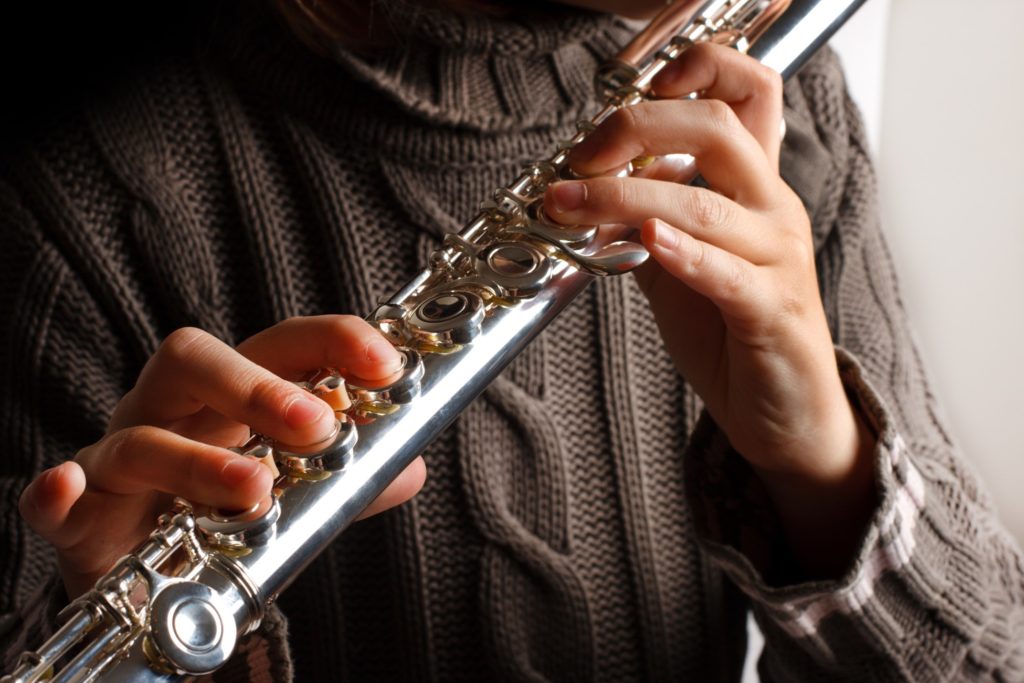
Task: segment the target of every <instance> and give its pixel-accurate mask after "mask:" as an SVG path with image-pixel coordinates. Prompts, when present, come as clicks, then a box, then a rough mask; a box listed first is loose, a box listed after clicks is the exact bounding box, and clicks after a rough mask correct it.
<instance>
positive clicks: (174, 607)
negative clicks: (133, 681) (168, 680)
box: [150, 581, 238, 676]
mask: <svg viewBox="0 0 1024 683" xmlns="http://www.w3.org/2000/svg"><path fill="white" fill-rule="evenodd" d="M150 627H151V629H152V631H151V638H152V643H153V645H154V646H155V647H156V650H157V651H158V653H159V655H160V657H162V658H163V659H164V660H166V662H167V663H168V664H170V666H171V667H173V668H174V669H175V670H176V671H180V672H184V673H186V674H190V675H193V676H199V675H202V674H207V673H210V672H211V671H214V670H216V669H217V668H219V667H220V666H221V665H222V664H224V663H225V662H226V661H227V660H228V658H229V657H230V656H231V653H232V652H233V651H234V649H235V641H236V640H237V639H238V629H237V627H236V625H235V619H234V617H233V616H232V614H231V613H230V612H229V611H228V610H227V609H226V608H225V607H224V605H223V602H222V601H221V599H220V596H219V595H217V592H216V591H215V590H213V589H212V588H210V587H209V586H207V585H205V584H202V583H196V582H194V581H181V582H177V583H173V584H171V585H168V586H166V587H165V588H163V590H161V591H160V592H159V593H157V595H156V597H155V598H154V599H153V605H152V607H151V608H150Z"/></svg>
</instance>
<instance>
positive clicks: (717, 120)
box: [701, 100, 739, 134]
mask: <svg viewBox="0 0 1024 683" xmlns="http://www.w3.org/2000/svg"><path fill="white" fill-rule="evenodd" d="M701 101H702V102H704V107H705V110H706V112H707V117H708V120H709V121H710V123H711V125H712V127H713V128H715V129H716V130H718V131H719V132H721V133H723V134H726V133H728V132H729V131H732V130H733V129H734V128H736V126H738V125H739V119H738V118H737V117H736V112H734V111H733V110H732V107H730V106H729V105H728V104H726V103H725V102H723V101H722V100H701Z"/></svg>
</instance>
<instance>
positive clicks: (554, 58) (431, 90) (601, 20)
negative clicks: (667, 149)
mask: <svg viewBox="0 0 1024 683" xmlns="http://www.w3.org/2000/svg"><path fill="white" fill-rule="evenodd" d="M248 9H251V7H250V8H248ZM240 11H243V12H246V10H240ZM374 11H375V12H376V13H377V17H376V18H375V21H386V22H388V29H389V31H391V32H393V33H394V35H395V41H394V45H393V46H391V47H388V48H380V49H376V50H374V51H371V52H365V53H356V52H353V51H351V50H348V49H346V48H345V47H344V46H342V45H336V46H334V47H333V50H331V52H332V55H331V57H332V58H333V61H334V62H335V64H334V65H333V66H331V67H330V68H329V69H325V68H324V67H325V65H324V64H315V62H316V60H320V61H321V62H325V63H327V65H329V62H327V60H326V59H325V58H321V57H319V56H315V55H313V54H312V51H310V50H308V49H307V48H306V47H305V46H303V45H301V44H300V42H299V41H298V39H297V38H295V37H294V36H292V35H290V31H289V30H288V29H287V27H286V26H285V22H284V20H283V19H281V18H279V17H277V16H276V12H274V11H273V10H271V12H269V13H267V15H265V16H264V20H261V21H258V22H254V21H253V17H252V15H251V13H249V14H248V16H247V17H246V19H245V23H246V24H248V25H249V26H250V30H249V31H243V34H247V35H244V39H243V40H242V41H239V44H240V46H241V47H240V49H239V50H237V51H236V54H234V56H233V61H235V62H236V64H237V63H239V62H241V64H242V68H243V69H244V70H245V71H246V72H248V74H249V78H250V79H255V80H257V81H262V82H264V83H265V84H266V83H267V82H268V80H270V81H275V82H276V88H284V89H285V90H286V91H292V92H296V93H298V91H299V90H301V89H302V88H300V86H299V85H298V84H297V83H294V82H292V83H288V82H287V81H289V80H291V81H295V80H298V81H307V76H310V75H311V72H313V73H317V74H319V75H320V76H321V77H322V76H324V75H327V78H328V80H329V81H333V83H328V84H326V85H327V87H328V88H329V89H330V90H333V91H334V94H335V95H338V96H342V97H344V98H345V99H349V98H351V97H359V98H360V100H364V101H363V104H364V105H365V104H366V103H367V102H371V103H372V104H373V105H375V107H377V108H368V107H366V106H364V107H362V108H363V109H372V110H367V111H365V112H363V113H362V114H360V113H359V112H357V111H349V112H348V113H347V114H346V117H348V116H356V117H359V116H366V117H369V118H370V119H377V120H383V119H389V120H395V119H402V120H404V123H403V125H406V126H408V125H413V126H416V125H423V126H428V127H436V126H438V125H440V126H442V127H454V128H458V129H463V130H469V131H475V132H478V133H485V134H493V133H500V132H512V131H521V130H524V129H537V128H553V127H562V126H565V125H568V124H571V123H572V122H574V121H575V120H577V119H579V118H581V117H582V116H584V115H585V114H589V113H592V111H591V110H592V109H593V105H594V102H593V86H592V83H593V76H594V73H595V72H596V70H597V68H598V66H600V64H601V63H602V62H603V61H604V60H606V59H607V58H608V57H610V56H612V55H614V53H615V52H617V51H618V49H619V48H620V46H621V45H622V44H624V43H625V42H626V41H628V40H629V38H630V37H631V36H632V34H633V32H634V31H635V30H636V27H635V25H632V26H631V25H630V23H629V22H628V21H626V20H623V19H619V18H616V17H613V16H610V15H605V14H599V13H594V12H587V11H583V10H575V9H569V8H564V9H563V8H559V7H555V8H554V9H552V10H551V11H550V12H548V11H540V10H537V11H534V12H532V13H531V14H530V15H529V16H528V17H513V18H495V17H491V16H485V15H465V14H459V13H455V12H450V11H445V10H442V9H437V8H427V7H422V6H419V5H418V4H417V3H416V2H415V1H414V0H391V1H389V2H387V3H378V4H377V6H375V8H374ZM257 26H259V27H261V28H258V29H257ZM252 30H258V31H259V33H257V34H255V35H254V34H253V33H252ZM268 32H271V36H272V37H268ZM275 34H276V35H275ZM303 53H305V54H303ZM339 67H340V68H339ZM288 69H293V73H291V74H286V73H284V72H285V71H287V70H288ZM331 71H333V72H334V74H333V76H331V75H330V72H331ZM346 81H348V84H346ZM307 87H313V88H316V89H317V96H318V97H321V98H326V99H332V98H331V95H330V94H329V93H325V92H324V91H323V90H322V88H323V87H324V83H323V82H321V83H317V84H316V85H315V86H313V85H312V83H308V86H307ZM342 93H344V94H342ZM380 107H384V108H387V109H397V111H387V112H385V111H382V110H381V109H380ZM351 109H352V110H354V109H356V108H354V107H352V108H351Z"/></svg>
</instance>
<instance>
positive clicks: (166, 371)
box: [108, 328, 335, 445]
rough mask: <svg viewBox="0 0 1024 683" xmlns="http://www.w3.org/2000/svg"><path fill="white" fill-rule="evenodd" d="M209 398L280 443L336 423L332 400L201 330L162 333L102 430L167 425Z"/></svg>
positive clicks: (305, 439) (298, 440) (313, 437)
mask: <svg viewBox="0 0 1024 683" xmlns="http://www.w3.org/2000/svg"><path fill="white" fill-rule="evenodd" d="M204 406H209V407H210V408H212V409H213V410H215V411H216V412H218V413H220V414H221V415H224V416H225V417H228V418H230V419H232V420H235V421H237V422H239V423H241V424H245V425H251V426H252V427H253V429H255V430H256V431H258V432H260V433H261V434H266V435H268V436H270V437H272V438H274V439H276V440H278V441H281V442H282V443H290V444H296V445H305V444H312V443H317V442H319V441H322V440H324V439H325V438H327V436H328V435H329V434H330V433H331V432H332V431H333V429H334V423H335V420H334V411H333V410H331V408H330V406H328V405H327V404H326V403H324V402H323V401H321V400H320V399H318V398H316V397H315V396H313V395H312V394H310V393H309V392H307V391H304V390H302V389H300V388H299V387H297V386H295V385H294V384H292V383H291V382H288V381H286V380H284V379H281V378H280V377H278V376H277V375H275V374H274V373H272V372H270V371H269V370H267V369H266V368H263V367H261V366H260V365H258V364H256V363H254V362H252V361H251V360H249V359H248V358H246V357H244V356H243V355H241V354H240V353H238V352H237V351H235V350H234V349H232V348H231V347H230V346H228V345H227V344H225V343H223V342H222V341H220V340H219V339H217V338H215V337H213V336H212V335H209V334H207V333H205V332H203V331H202V330H197V329H194V328H183V329H180V330H177V331H175V332H173V333H172V334H171V335H169V336H168V337H167V339H165V340H164V342H163V344H161V345H160V348H159V349H158V350H157V352H156V354H154V355H153V357H152V358H151V359H150V360H149V362H148V363H147V364H146V367H144V368H143V370H142V374H141V375H140V376H139V381H138V382H137V383H136V385H135V387H134V388H133V389H132V390H131V391H130V392H129V393H128V394H127V395H126V396H125V398H124V399H123V400H122V402H121V404H119V405H118V407H117V410H115V411H114V416H113V417H112V418H111V422H110V427H109V430H108V433H113V432H114V431H117V430H119V429H124V428H126V427H133V426H137V425H154V426H159V427H168V426H171V425H173V423H174V422H176V421H178V420H182V419H184V418H188V417H190V416H192V415H195V414H196V413H198V412H199V411H201V410H202V409H203V407H204Z"/></svg>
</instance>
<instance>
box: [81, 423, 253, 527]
mask: <svg viewBox="0 0 1024 683" xmlns="http://www.w3.org/2000/svg"><path fill="white" fill-rule="evenodd" d="M77 460H78V463H79V464H80V465H81V467H82V470H83V471H84V472H85V477H86V481H87V482H88V485H89V487H90V488H92V489H96V490H99V491H104V492H107V493H115V494H122V495H131V494H138V493H146V492H149V491H162V492H163V493H169V494H171V495H175V496H181V497H182V498H186V499H187V500H189V501H192V502H193V503H198V504H201V505H209V506H211V507H216V508H224V509H246V508H249V507H252V506H253V505H255V504H256V503H258V502H259V501H260V500H262V499H263V498H265V497H266V496H267V495H268V494H269V493H270V488H271V486H272V485H273V475H272V474H271V473H270V470H269V469H268V468H267V467H264V466H263V465H262V464H261V463H260V462H259V461H257V460H256V459H254V458H249V457H245V456H241V455H237V454H235V453H232V452H231V451H228V450H226V449H223V448H217V447H216V446H209V445H207V444H204V443H199V442H198V441H192V440H191V439H186V438H185V437H183V436H180V435H178V434H175V433H173V432H169V431H167V430H164V429H159V428H156V427H148V426H142V427H132V428H129V429H122V430H120V431H118V432H116V433H114V434H112V435H110V436H108V437H106V438H104V439H103V440H101V441H100V442H99V443H97V444H95V445H94V446H90V447H89V448H86V449H83V450H82V451H81V452H80V453H79V454H78V458H77Z"/></svg>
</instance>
